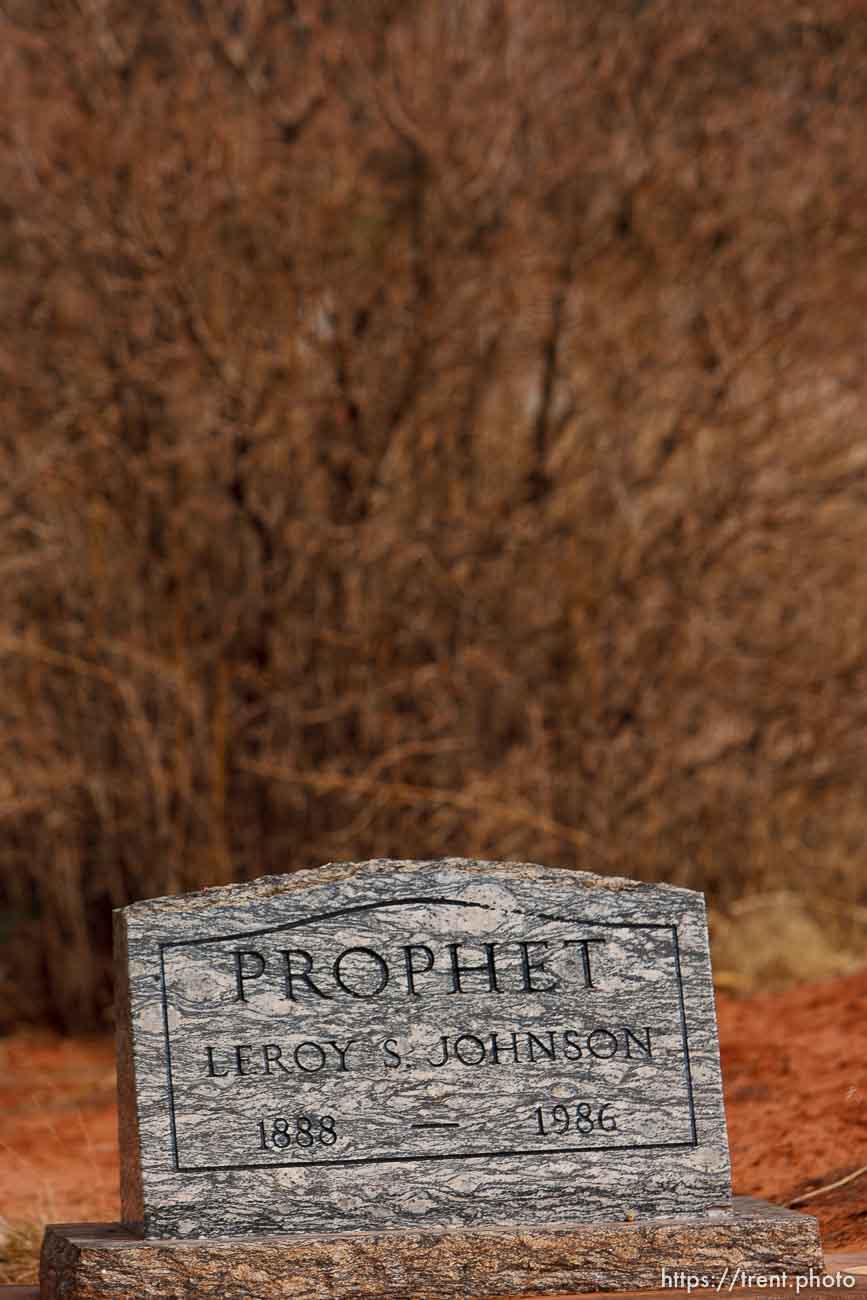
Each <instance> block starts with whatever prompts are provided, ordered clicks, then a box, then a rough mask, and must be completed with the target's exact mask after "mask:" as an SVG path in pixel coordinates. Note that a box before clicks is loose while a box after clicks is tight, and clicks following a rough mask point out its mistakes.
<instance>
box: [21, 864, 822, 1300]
mask: <svg viewBox="0 0 867 1300" xmlns="http://www.w3.org/2000/svg"><path fill="white" fill-rule="evenodd" d="M116 954H117V985H118V993H117V1031H118V1076H119V1102H120V1145H121V1164H122V1173H121V1193H122V1195H121V1200H122V1220H123V1223H122V1225H110V1226H107V1227H106V1226H103V1227H98V1226H97V1227H91V1228H83V1229H82V1228H75V1229H49V1231H48V1233H47V1234H46V1241H45V1245H44V1249H43V1295H44V1296H45V1297H46V1300H48V1297H51V1296H54V1295H60V1294H63V1295H64V1296H65V1297H67V1298H68V1300H73V1298H74V1297H77V1296H80V1297H85V1296H86V1297H97V1296H99V1297H105V1298H106V1300H107V1298H108V1297H109V1296H112V1297H119V1296H126V1295H129V1296H133V1295H135V1296H160V1297H167V1296H174V1295H178V1296H181V1295H188V1294H195V1295H201V1296H211V1295H213V1296H215V1297H216V1296H220V1297H224V1298H225V1297H228V1296H233V1297H236V1298H237V1300H252V1297H258V1296H263V1297H264V1296H268V1297H269V1298H271V1297H279V1296H302V1295H303V1296H305V1297H317V1296H320V1295H321V1296H323V1297H324V1296H334V1295H340V1296H366V1297H375V1296H382V1297H386V1296H388V1297H407V1296H410V1295H412V1296H419V1297H421V1296H431V1297H433V1296H437V1297H439V1296H442V1297H446V1296H473V1295H476V1296H484V1295H528V1294H543V1293H551V1292H563V1291H569V1290H572V1291H576V1290H588V1289H589V1290H597V1289H603V1288H604V1289H610V1288H616V1287H628V1286H653V1285H659V1280H660V1276H661V1270H662V1268H663V1267H668V1268H670V1269H680V1270H683V1269H687V1270H689V1269H694V1270H697V1271H699V1272H702V1271H704V1272H707V1271H708V1269H709V1268H716V1269H717V1270H718V1271H720V1272H721V1271H722V1269H723V1268H724V1267H725V1266H726V1265H728V1266H729V1267H730V1268H732V1267H737V1266H739V1265H742V1266H744V1267H748V1266H749V1265H751V1264H752V1265H756V1264H757V1263H760V1264H761V1265H762V1267H763V1269H764V1271H765V1272H767V1271H769V1269H771V1266H772V1264H773V1265H776V1266H778V1267H780V1268H783V1267H786V1268H788V1269H789V1270H795V1269H796V1268H798V1267H800V1268H809V1267H814V1266H816V1265H817V1264H818V1263H819V1262H820V1259H821V1252H820V1248H819V1241H818V1235H817V1229H816V1224H815V1221H814V1220H813V1219H811V1218H809V1217H808V1216H805V1215H801V1214H795V1213H792V1212H790V1211H785V1210H777V1209H775V1208H773V1207H769V1206H762V1205H760V1204H758V1203H754V1202H750V1203H739V1202H738V1201H735V1202H733V1201H732V1199H731V1185H730V1170H729V1155H728V1143H727V1138H726V1127H725V1115H724V1110H723V1097H722V1084H721V1076H720V1064H719V1051H718V1043H717V1033H716V1021H715V1013H714V1000H713V986H712V982H711V970H710V960H709V954H708V945H707V928H706V922H705V915H704V903H703V899H702V896H701V895H700V894H697V893H695V892H693V891H690V890H685V889H680V888H674V887H671V886H667V885H647V884H642V883H638V882H634V881H629V880H623V879H618V878H613V877H601V876H595V875H589V874H587V873H583V872H573V871H564V870H555V869H551V868H545V867H539V866H534V865H528V864H498V863H491V862H477V861H467V860H460V859H449V860H444V861H438V862H428V863H425V862H391V861H376V862H369V863H362V864H352V865H342V866H334V865H332V866H328V867H325V868H323V869H322V870H321V871H315V872H311V871H299V872H296V873H294V874H292V875H288V876H278V877H267V878H264V879H261V880H258V881H256V882H254V883H252V884H246V885H234V886H228V887H225V888H218V889H211V890H205V891H203V892H201V893H197V894H191V895H186V896H182V897H175V898H162V899H155V900H152V901H149V902H142V903H136V904H134V905H133V906H131V907H127V908H125V909H123V910H122V911H120V912H118V913H116ZM701 1266H703V1267H701ZM64 1287H65V1288H66V1289H65V1290H64V1289H63V1288H64ZM173 1287H174V1288H175V1289H172V1288H173ZM184 1287H186V1288H187V1289H186V1290H184Z"/></svg>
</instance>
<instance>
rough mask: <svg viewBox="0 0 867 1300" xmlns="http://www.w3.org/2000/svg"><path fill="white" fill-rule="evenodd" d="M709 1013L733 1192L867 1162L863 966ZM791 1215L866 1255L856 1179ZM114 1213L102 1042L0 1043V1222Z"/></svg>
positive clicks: (786, 1193)
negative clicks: (715, 1032)
mask: <svg viewBox="0 0 867 1300" xmlns="http://www.w3.org/2000/svg"><path fill="white" fill-rule="evenodd" d="M718 1008H719V1019H720V1038H721V1043H722V1059H723V1077H724V1079H725V1088H726V1106H727V1110H728V1122H729V1137H730V1142H731V1151H732V1161H733V1166H734V1189H735V1191H736V1192H739V1193H749V1194H752V1195H756V1196H762V1197H765V1198H766V1199H768V1200H771V1201H775V1202H777V1203H780V1204H785V1203H787V1202H788V1201H790V1200H792V1199H793V1198H794V1197H796V1196H798V1195H801V1194H803V1193H804V1192H805V1191H808V1190H810V1189H811V1188H815V1187H819V1186H825V1185H827V1184H828V1183H832V1182H835V1181H836V1180H837V1179H840V1178H843V1177H845V1176H846V1175H847V1174H850V1173H852V1172H853V1171H854V1170H855V1169H857V1168H859V1167H860V1166H862V1165H865V1164H867V969H865V970H863V971H860V972H859V973H857V974H855V975H852V976H850V977H848V978H846V979H842V980H836V981H834V982H833V983H827V984H813V985H806V986H804V987H801V988H797V989H793V990H791V991H789V992H787V993H782V994H775V995H773V996H766V997H752V998H747V999H737V998H733V997H731V996H729V995H727V994H719V995H718ZM800 1208H803V1209H804V1210H809V1212H810V1213H811V1214H815V1215H816V1216H817V1217H818V1219H819V1220H820V1223H821V1226H822V1235H823V1241H824V1244H825V1247H826V1249H829V1250H841V1249H850V1250H854V1249H867V1174H864V1175H862V1176H861V1177H859V1178H856V1179H854V1180H853V1181H851V1182H849V1183H847V1184H846V1185H845V1186H843V1187H840V1188H838V1189H837V1190H835V1191H830V1192H826V1193H824V1194H822V1195H821V1196H817V1197H816V1198H815V1199H812V1200H810V1201H808V1202H805V1204H804V1205H803V1206H802V1207H800ZM117 1214H118V1193H117V1141H116V1132H115V1107H114V1048H113V1045H112V1043H111V1042H109V1041H107V1040H97V1041H77V1040H68V1039H66V1040H64V1039H59V1038H53V1037H50V1036H48V1035H44V1034H43V1035H34V1036H24V1035H20V1036H13V1037H11V1038H8V1039H5V1040H0V1215H2V1216H4V1217H5V1218H6V1219H7V1220H8V1221H9V1223H10V1224H13V1225H15V1224H24V1223H29V1224H33V1223H37V1224H39V1225H41V1224H44V1223H46V1222H55V1223H57V1222H59V1223H63V1222H67V1223H68V1222H75V1221H79V1222H81V1221H86V1220H100V1219H102V1220H105V1219H109V1220H110V1219H115V1218H116V1217H117Z"/></svg>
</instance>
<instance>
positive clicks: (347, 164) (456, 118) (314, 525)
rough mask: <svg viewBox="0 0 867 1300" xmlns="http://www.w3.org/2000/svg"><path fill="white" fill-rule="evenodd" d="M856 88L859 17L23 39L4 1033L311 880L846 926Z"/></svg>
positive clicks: (289, 15)
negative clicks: (147, 928)
mask: <svg viewBox="0 0 867 1300" xmlns="http://www.w3.org/2000/svg"><path fill="white" fill-rule="evenodd" d="M865 55H867V29H865V26H864V23H863V19H862V17H861V16H860V13H859V11H858V7H857V6H853V5H851V4H849V3H844V2H843V0H830V2H829V3H827V4H825V5H823V6H822V13H821V16H818V11H816V14H812V12H811V11H808V10H805V9H804V7H803V5H801V4H800V3H798V4H796V3H794V0H774V2H773V3H771V0H751V3H749V4H746V3H738V2H737V0H736V2H735V3H733V4H727V5H719V4H717V3H715V0H689V3H686V0H683V2H675V0H657V2H655V3H648V2H644V3H642V2H641V0H629V2H628V3H627V2H626V0H591V2H589V3H584V4H574V5H573V4H567V3H565V2H561V0H414V2H412V3H401V4H397V3H391V2H389V0H365V2H364V3H361V2H360V0H297V3H293V2H292V0H234V2H233V3H229V0H214V2H213V3H210V2H209V3H201V0H136V2H135V3H132V0H87V2H86V3H80V4H79V3H72V0H53V2H52V3H44V4H38V5H37V4H32V3H29V0H9V2H8V3H7V4H6V5H5V6H4V9H3V14H2V15H0V64H2V71H3V79H4V89H5V92H6V104H7V111H6V113H5V114H4V117H3V121H2V122H0V180H2V189H0V195H2V198H0V290H2V297H3V302H4V304H5V311H4V315H3V320H2V323H0V430H2V432H0V483H2V487H0V564H2V570H3V593H4V599H3V603H2V613H0V691H2V701H3V705H2V721H0V816H2V832H3V835H2V848H0V852H2V859H0V861H2V877H0V909H2V917H3V923H4V924H5V926H6V927H7V929H8V928H10V927H11V928H12V930H13V931H14V934H15V935H16V936H17V938H18V942H17V943H14V942H13V943H12V944H10V946H9V949H8V951H9V953H10V958H9V960H8V961H7V968H6V974H5V980H6V983H7V985H8V986H10V992H9V996H10V997H11V998H13V999H14V1003H13V1004H12V1005H14V1007H16V1008H17V1009H18V1011H19V1012H24V1011H27V1012H28V1014H33V1015H38V1014H44V1013H45V1012H46V1009H50V1010H51V1013H52V1014H53V1015H54V1016H55V1017H56V1018H57V1019H58V1020H59V1021H61V1022H62V1023H63V1024H65V1025H69V1026H72V1025H78V1026H84V1025H89V1024H92V1023H94V1022H98V1020H99V1019H100V1017H101V1016H102V1015H103V1014H104V1011H105V1008H106V1006H107V1005H108V1000H109V988H110V957H109V924H108V922H109V913H110V909H111V908H112V907H117V906H120V905H122V904H124V903H126V902H128V901H129V900H130V899H134V898H137V897H141V896H143V895H154V894H160V893H164V892H168V891H175V890H181V889H189V888H194V887H198V886H201V885H205V884H210V883H214V882H219V881H225V880H228V879H231V878H237V877H251V876H255V875H258V874H260V873H263V872H269V871H285V870H289V869H292V868H295V867H300V866H310V865H316V864H318V863H321V862H323V861H326V860H328V859H338V858H354V859H360V858H365V857H368V856H375V855H407V856H409V855H412V856H421V857H426V856H435V855H439V854H446V853H459V854H469V855H489V856H493V857H499V858H525V859H535V860H540V861H546V862H550V863H556V864H561V865H566V866H580V867H584V868H590V869H597V870H602V871H618V872H622V873H625V874H629V875H633V876H639V877H643V878H648V879H658V878H663V879H667V880H671V881H674V882H678V883H683V884H690V885H695V886H698V887H701V888H704V889H705V890H707V891H708V892H709V894H710V895H711V897H712V898H713V899H714V900H715V901H716V902H718V903H719V905H720V906H721V907H723V908H725V907H726V906H728V904H729V903H731V901H732V900H735V899H737V898H738V897H739V896H740V895H741V894H742V893H743V892H744V891H745V890H748V889H749V888H751V887H752V886H753V885H754V884H756V883H757V884H758V885H760V886H761V887H762V888H763V889H777V888H781V887H786V888H794V889H797V890H801V891H806V892H812V891H814V890H822V891H829V892H830V894H832V895H833V896H834V897H836V898H838V899H842V900H843V901H844V902H845V901H847V900H849V901H852V902H856V901H858V900H859V899H861V900H862V901H863V891H864V873H863V870H862V864H863V860H864V852H865V828H867V806H865V805H867V793H865V783H864V765H865V757H867V756H865V734H867V733H865V723H867V691H865V686H867V571H865V566H864V554H865V547H867V512H865V491H867V444H865V440H864V435H863V431H862V423H861V421H862V419H863V412H864V410H865V401H864V399H865V392H864V389H865V383H867V369H865V366H864V364H863V348H864V344H863V322H864V319H865V314H867V258H865V237H864V230H863V205H864V195H865V187H867V116H865V99H867V82H865V79H864V77H863V68H864V59H865ZM2 979H3V975H2V972H0V982H2Z"/></svg>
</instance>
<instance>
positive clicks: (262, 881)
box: [117, 857, 704, 917]
mask: <svg viewBox="0 0 867 1300" xmlns="http://www.w3.org/2000/svg"><path fill="white" fill-rule="evenodd" d="M434 867H455V868H459V869H460V870H462V871H466V872H480V873H483V872H489V873H495V874H503V873H505V874H506V875H508V874H509V872H511V871H515V870H517V871H523V872H526V871H531V872H542V873H544V874H546V875H558V876H562V877H568V878H571V879H573V880H575V881H576V883H577V884H579V885H580V884H585V885H591V884H592V885H593V886H594V887H595V888H599V889H604V890H608V891H610V892H612V893H621V892H641V891H642V890H648V891H650V890H653V891H660V890H664V891H665V892H667V893H671V894H676V895H681V896H684V897H686V896H690V897H692V898H694V899H699V898H700V899H702V900H703V899H704V895H703V894H702V893H701V891H700V890H695V889H687V888H686V887H685V886H683V885H670V884H667V883H664V882H658V881H657V882H650V881H645V880H632V879H630V878H629V877H628V876H608V875H599V874H597V873H595V872H592V871H580V870H578V869H577V868H574V867H551V866H546V865H544V864H543V863H539V862H496V861H493V860H488V859H484V858H451V857H450V858H429V859H421V858H371V859H369V860H368V861H365V862H326V863H324V864H323V865H322V866H321V867H299V868H297V869H296V870H294V871H290V872H287V873H285V874H283V875H271V876H259V877H257V878H256V879H255V880H250V881H244V882H239V883H236V884H228V885H212V886H210V887H209V888H207V889H200V890H195V891H193V892H191V893H185V894H164V895H161V896H160V897H159V898H148V899H142V900H141V901H139V902H137V903H130V904H129V905H128V906H127V907H124V908H118V909H117V910H118V911H122V912H124V913H125V914H127V915H130V916H133V917H140V916H144V915H146V914H147V913H148V912H149V911H151V910H158V911H161V910H163V909H164V908H165V907H166V906H167V905H178V906H185V905H186V906H189V905H192V904H193V903H195V904H196V905H198V904H199V903H201V904H202V905H207V904H214V903H220V902H233V903H238V904H244V903H246V902H248V901H253V900H255V899H256V898H257V897H262V895H268V894H283V893H293V892H295V891H296V890H304V889H315V888H317V887H319V886H322V885H330V884H335V883H338V882H340V881H345V880H352V879H357V880H363V879H364V877H365V876H366V875H369V876H376V875H378V874H381V873H382V872H386V871H387V872H389V873H391V874H395V875H404V874H405V875H411V874H413V873H417V872H419V871H424V870H425V869H428V868H434Z"/></svg>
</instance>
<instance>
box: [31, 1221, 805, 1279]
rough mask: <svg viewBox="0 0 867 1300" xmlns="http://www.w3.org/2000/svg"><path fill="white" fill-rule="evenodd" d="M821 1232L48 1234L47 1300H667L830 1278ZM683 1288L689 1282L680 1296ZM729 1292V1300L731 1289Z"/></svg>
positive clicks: (118, 1227) (784, 1226) (749, 1226)
mask: <svg viewBox="0 0 867 1300" xmlns="http://www.w3.org/2000/svg"><path fill="white" fill-rule="evenodd" d="M821 1267H822V1248H821V1243H820V1240H819V1228H818V1224H817V1222H816V1220H815V1219H814V1218H811V1217H810V1216H809V1215H806V1214H800V1213H796V1212H794V1211H792V1210H784V1209H780V1208H779V1207H777V1206H773V1205H768V1204H766V1203H765V1202H762V1201H754V1200H751V1199H748V1198H746V1197H738V1198H735V1200H734V1201H733V1202H732V1208H731V1209H730V1210H718V1211H709V1212H707V1213H705V1214H702V1215H698V1214H691V1215H679V1216H677V1217H672V1218H667V1219H644V1220H641V1221H635V1222H616V1223H615V1222H607V1223H588V1224H575V1225H573V1226H566V1227H564V1226H560V1225H558V1226H557V1227H552V1228H550V1229H546V1228H544V1227H538V1226H533V1227H531V1228H516V1229H514V1230H508V1229H493V1228H491V1229H475V1230H470V1229H458V1230H450V1231H442V1232H440V1231H435V1230H432V1229H423V1230H419V1231H412V1230H410V1229H401V1230H395V1231H390V1232H384V1233H369V1232H350V1233H341V1234H334V1235H324V1234H323V1235H319V1236H315V1237H314V1236H312V1235H310V1234H309V1233H308V1234H298V1235H291V1234H285V1235H282V1234H281V1235H280V1236H277V1235H275V1236H268V1237H231V1238H230V1237H215V1238H208V1239H201V1238H200V1239H196V1240H182V1241H181V1240H164V1239H160V1240H155V1239H150V1240H145V1239H143V1238H141V1237H134V1236H132V1235H130V1233H129V1231H128V1229H126V1228H125V1227H124V1226H123V1225H122V1224H76V1225H64V1226H59V1225H58V1226H53V1227H48V1228H47V1229H46V1232H45V1239H44V1241H43V1245H42V1261H41V1267H40V1297H41V1300H189V1298H190V1297H192V1296H195V1297H196V1300H290V1298H291V1300H455V1297H464V1298H469V1297H475V1298H476V1300H488V1298H489V1297H490V1298H491V1300H493V1297H496V1296H555V1295H563V1294H564V1293H569V1292H573V1293H574V1292H587V1291H590V1292H594V1291H628V1290H632V1289H635V1288H645V1287H646V1288H649V1289H658V1288H659V1287H660V1285H661V1283H662V1279H663V1269H664V1270H666V1274H668V1275H669V1276H673V1275H675V1274H678V1273H681V1274H683V1273H687V1274H698V1275H705V1276H707V1277H708V1278H710V1279H713V1281H712V1282H711V1283H709V1285H710V1287H711V1288H712V1287H713V1285H714V1284H715V1282H716V1280H717V1279H719V1278H720V1277H721V1276H722V1275H723V1271H724V1270H726V1269H727V1270H728V1273H727V1276H728V1277H731V1275H732V1273H733V1272H734V1270H735V1269H742V1270H743V1271H744V1272H746V1273H753V1274H763V1275H768V1274H777V1275H779V1274H782V1273H786V1274H796V1273H808V1272H809V1270H810V1269H814V1270H816V1271H819V1270H820V1269H821ZM673 1285H674V1286H677V1285H678V1283H677V1281H674V1282H673ZM723 1289H727V1287H725V1286H724V1288H723Z"/></svg>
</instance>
